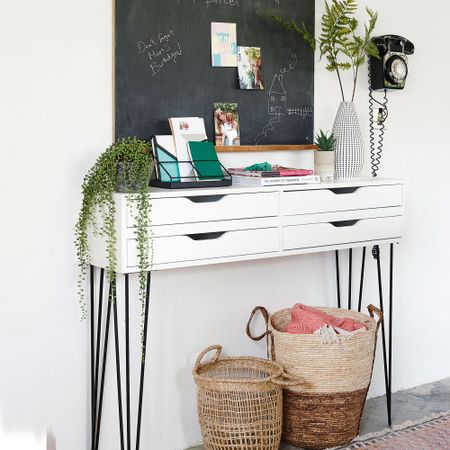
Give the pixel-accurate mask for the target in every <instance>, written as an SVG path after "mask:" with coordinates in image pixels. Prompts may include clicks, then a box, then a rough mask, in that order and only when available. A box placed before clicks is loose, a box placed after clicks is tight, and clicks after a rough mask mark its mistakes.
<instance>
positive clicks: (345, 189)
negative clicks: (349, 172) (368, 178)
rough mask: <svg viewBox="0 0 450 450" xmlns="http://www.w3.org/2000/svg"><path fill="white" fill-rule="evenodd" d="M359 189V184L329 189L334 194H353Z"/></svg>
mask: <svg viewBox="0 0 450 450" xmlns="http://www.w3.org/2000/svg"><path fill="white" fill-rule="evenodd" d="M358 189H359V187H358V186H355V187H342V188H331V189H329V190H330V191H331V192H332V193H333V194H337V195H339V194H353V193H354V192H356V191H357V190H358Z"/></svg>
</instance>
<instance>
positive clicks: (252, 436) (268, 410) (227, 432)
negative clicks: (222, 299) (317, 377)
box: [193, 345, 298, 450]
mask: <svg viewBox="0 0 450 450" xmlns="http://www.w3.org/2000/svg"><path fill="white" fill-rule="evenodd" d="M211 350H215V351H216V353H215V355H214V357H213V359H212V360H211V361H209V362H206V363H202V359H203V357H204V356H205V355H206V354H207V353H208V352H209V351H211ZM221 350H222V347H221V346H219V345H215V346H211V347H208V348H207V349H205V350H204V351H203V352H202V353H201V354H200V355H199V357H198V358H197V362H196V363H195V367H194V370H193V375H194V379H195V382H196V384H197V410H198V418H199V422H200V427H201V431H202V436H203V442H204V446H205V448H206V449H207V450H231V449H239V450H277V449H278V447H279V445H280V440H281V424H282V416H283V394H282V387H286V386H294V385H296V384H298V381H296V379H295V378H293V377H289V376H287V375H286V374H285V373H284V370H283V368H282V366H281V365H280V364H278V363H276V362H273V361H268V360H264V359H259V358H253V357H235V358H220V359H219V356H220V352H221Z"/></svg>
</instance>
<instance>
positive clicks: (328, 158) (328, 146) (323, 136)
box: [314, 130, 336, 181]
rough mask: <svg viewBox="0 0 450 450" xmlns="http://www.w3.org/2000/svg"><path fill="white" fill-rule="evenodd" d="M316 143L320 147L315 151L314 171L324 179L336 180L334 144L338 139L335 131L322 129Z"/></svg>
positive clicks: (317, 135)
mask: <svg viewBox="0 0 450 450" xmlns="http://www.w3.org/2000/svg"><path fill="white" fill-rule="evenodd" d="M314 143H315V144H316V145H317V147H318V149H317V151H316V152H315V153H314V173H315V174H316V175H320V179H321V180H322V181H331V180H334V146H335V144H336V139H335V137H334V134H333V133H330V132H329V131H327V132H326V133H325V132H324V131H323V130H320V131H319V132H318V133H317V134H316V138H315V141H314Z"/></svg>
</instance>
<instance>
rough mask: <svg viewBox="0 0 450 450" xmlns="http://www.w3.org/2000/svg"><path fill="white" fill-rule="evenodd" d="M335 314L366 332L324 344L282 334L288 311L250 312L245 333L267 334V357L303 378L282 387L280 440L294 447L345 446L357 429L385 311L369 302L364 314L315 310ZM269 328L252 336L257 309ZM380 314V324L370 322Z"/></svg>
mask: <svg viewBox="0 0 450 450" xmlns="http://www.w3.org/2000/svg"><path fill="white" fill-rule="evenodd" d="M317 309H318V310H321V311H324V312H326V313H327V314H330V315H332V316H335V317H348V318H352V319H355V320H358V321H360V322H363V323H364V324H365V325H366V327H367V330H358V331H355V332H354V333H353V337H352V339H345V338H344V337H339V338H338V340H339V342H337V343H334V344H324V343H323V342H322V338H321V337H320V336H315V335H310V334H308V335H306V334H290V333H285V332H284V330H285V329H286V327H287V325H288V323H289V322H290V320H291V310H290V309H284V310H282V311H278V312H276V313H275V314H273V315H272V316H270V317H269V314H268V312H267V310H266V309H265V308H263V307H257V308H255V309H254V310H253V312H252V315H251V316H250V319H249V323H248V325H247V334H248V335H249V337H251V338H252V339H253V340H260V339H263V338H264V337H266V338H267V344H268V356H269V346H270V347H271V354H272V359H274V360H275V361H276V362H278V363H280V364H281V365H282V366H283V367H284V369H285V371H286V372H287V373H288V374H289V375H291V376H296V377H299V378H301V379H303V380H304V383H303V384H301V385H298V386H297V387H289V388H288V389H285V390H284V416H283V441H285V442H287V443H289V444H291V445H294V446H296V447H302V448H311V449H323V448H327V447H335V446H340V445H345V444H348V443H349V442H351V441H352V440H353V438H354V437H355V436H356V435H357V434H358V432H359V426H360V421H361V415H362V411H363V407H364V403H365V400H366V396H367V391H368V389H369V385H370V381H371V378H372V370H373V362H374V357H375V348H376V339H377V332H378V328H379V326H380V323H381V321H382V319H383V314H382V313H381V311H380V310H379V309H378V308H375V307H374V306H373V305H370V306H369V307H368V310H369V314H370V317H369V316H367V315H366V314H362V313H358V312H354V311H349V310H345V309H338V308H317ZM258 311H259V312H261V313H262V314H263V316H264V318H265V320H266V324H267V329H266V332H265V333H263V334H262V335H261V336H257V337H253V336H252V335H251V332H250V323H251V321H252V319H253V317H254V315H255V314H256V313H257V312H258ZM374 313H376V314H377V315H378V322H376V321H375V320H374V318H373V317H374Z"/></svg>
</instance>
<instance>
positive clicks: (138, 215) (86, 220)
mask: <svg viewBox="0 0 450 450" xmlns="http://www.w3.org/2000/svg"><path fill="white" fill-rule="evenodd" d="M152 171H153V157H152V153H151V151H150V144H149V143H148V142H146V141H143V140H140V139H137V138H126V139H119V140H118V141H117V142H115V143H114V144H112V145H111V146H110V147H108V148H107V149H106V151H105V152H104V153H102V154H101V155H100V156H99V158H98V159H97V161H96V162H95V164H94V166H93V167H92V168H91V169H90V170H89V172H88V173H87V175H86V176H85V178H84V181H83V185H82V194H83V200H82V205H81V209H80V212H79V215H78V221H77V223H76V225H75V247H76V252H77V257H78V263H79V270H80V272H79V277H78V291H79V292H78V294H79V301H80V306H81V317H82V319H85V318H86V317H87V306H86V300H85V289H84V284H85V280H86V271H87V267H88V265H89V264H90V261H91V258H90V253H89V242H88V236H89V232H91V231H92V233H95V234H98V235H100V236H102V237H103V238H104V239H105V241H106V252H107V260H108V266H107V267H106V271H107V277H108V279H109V281H110V283H111V286H115V283H114V281H115V277H116V272H115V270H116V242H117V240H116V229H115V220H114V218H115V212H116V207H115V202H114V196H113V194H114V192H116V191H118V190H120V192H124V193H126V194H127V201H133V208H132V210H133V214H134V219H135V223H136V240H137V253H138V262H139V288H140V289H139V297H140V300H141V315H142V316H143V314H144V305H145V289H146V275H147V270H148V269H149V267H150V265H151V261H150V256H151V249H150V248H149V247H150V244H149V226H150V199H149V196H148V185H149V180H150V176H151V173H152ZM111 298H115V295H112V296H111Z"/></svg>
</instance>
